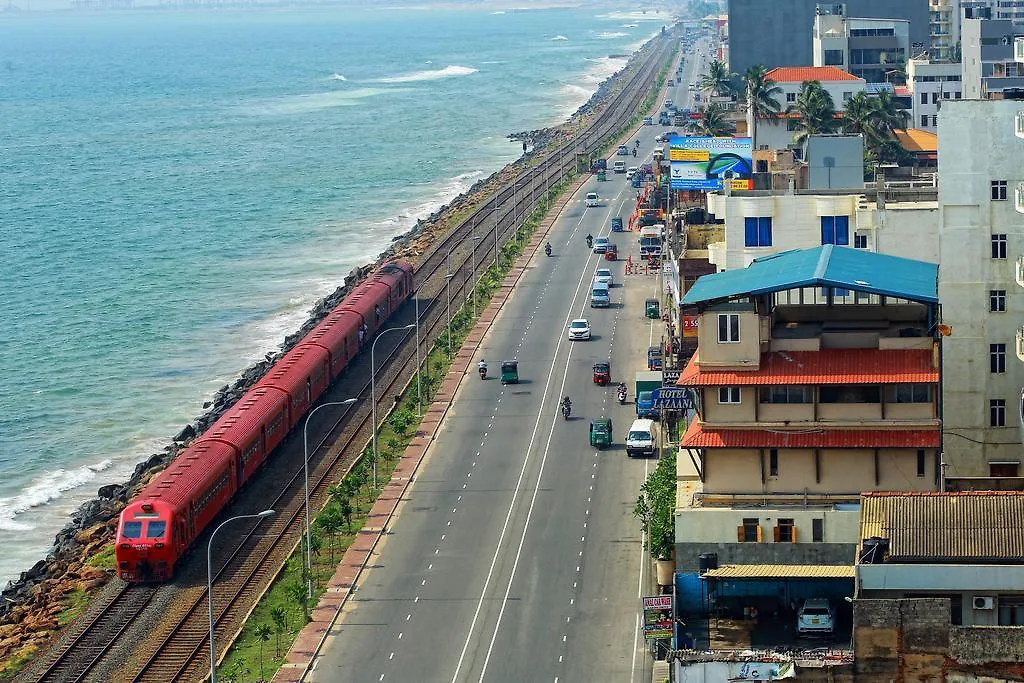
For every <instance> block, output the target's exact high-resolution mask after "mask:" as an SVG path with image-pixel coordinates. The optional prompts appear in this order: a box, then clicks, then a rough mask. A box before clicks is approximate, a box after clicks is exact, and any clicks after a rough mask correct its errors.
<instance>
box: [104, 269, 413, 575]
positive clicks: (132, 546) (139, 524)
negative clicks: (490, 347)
mask: <svg viewBox="0 0 1024 683" xmlns="http://www.w3.org/2000/svg"><path fill="white" fill-rule="evenodd" d="M412 275H413V268H412V265H411V264H409V263H407V262H405V261H394V262H391V263H388V264H385V265H384V266H381V268H379V269H378V270H377V271H376V272H374V273H373V275H371V276H370V277H369V278H367V279H366V280H364V281H363V282H362V283H360V284H359V286H357V287H356V288H355V290H354V291H353V292H352V293H351V294H349V295H348V296H347V297H345V299H344V300H342V302H341V303H340V304H338V306H337V307H336V308H335V309H334V310H333V311H331V312H330V313H329V314H328V315H327V317H325V318H324V319H323V320H322V321H321V322H320V324H319V325H317V326H316V327H315V328H313V330H312V331H310V333H309V334H308V335H306V337H304V338H303V340H302V341H301V342H299V343H298V344H297V345H296V346H295V347H294V348H293V349H292V350H291V351H289V352H288V353H287V354H285V355H284V356H283V357H282V358H281V359H280V360H279V361H278V362H277V363H275V364H274V367H272V368H271V369H270V371H269V372H268V373H267V374H266V375H265V376H264V377H263V378H262V379H261V380H260V381H259V382H257V383H256V384H255V385H254V386H253V387H252V388H250V389H249V391H247V392H246V393H245V395H244V396H242V398H241V399H239V400H238V402H237V403H235V405H234V406H232V407H231V408H230V409H229V410H228V411H227V412H225V413H224V414H223V415H221V417H220V418H219V419H218V420H217V421H216V422H214V423H213V424H212V425H211V426H210V428H209V429H208V430H207V431H206V432H205V433H204V434H203V435H202V436H201V437H200V438H198V439H197V440H196V441H195V442H193V443H192V445H190V446H189V447H188V448H187V449H185V450H184V451H183V452H181V453H180V454H179V455H178V457H177V458H175V459H174V461H173V462H172V463H171V464H170V465H169V466H168V467H167V469H166V470H164V471H163V472H161V473H160V474H159V475H158V476H157V477H156V478H155V479H153V481H151V482H150V483H149V485H148V486H146V487H145V488H144V489H142V490H141V491H140V492H139V493H138V495H136V496H135V497H134V498H133V499H132V500H130V501H128V505H127V506H125V509H124V510H122V512H121V519H120V522H119V524H118V529H117V538H116V540H115V543H116V546H115V554H116V557H117V572H118V575H119V576H120V577H121V578H122V579H124V580H125V581H133V582H145V581H166V580H167V579H169V578H171V576H173V574H174V565H175V563H177V561H178V560H179V559H181V557H182V555H184V554H185V552H186V551H187V550H188V548H189V546H190V545H191V544H192V542H193V541H194V540H195V538H196V536H198V535H199V534H201V533H202V531H203V529H205V528H206V526H207V525H208V524H209V523H210V522H211V521H212V520H213V518H214V517H216V516H217V514H218V513H219V512H220V511H221V510H222V509H224V506H225V505H227V504H228V502H229V501H230V500H231V498H232V497H233V496H234V495H235V492H236V491H238V490H239V489H240V488H241V487H242V486H243V485H244V484H245V482H246V481H248V480H249V478H250V477H251V476H252V475H253V473H255V472H256V471H257V470H258V469H259V468H260V466H261V465H262V464H263V463H264V462H266V460H267V458H268V457H269V456H270V454H271V453H272V452H273V451H274V448H276V447H277V445H278V444H280V443H281V441H283V440H284V438H285V436H287V435H288V432H289V431H290V430H291V429H292V428H293V427H295V425H297V424H298V423H299V422H300V421H301V420H302V418H303V416H305V415H306V413H307V412H309V409H310V407H311V406H312V405H313V404H314V403H316V400H317V399H318V398H319V397H320V395H321V394H323V393H324V391H326V390H327V387H328V386H330V384H331V382H332V381H333V380H334V379H335V378H336V377H337V376H338V375H340V374H341V372H342V371H343V370H344V369H345V367H346V366H347V365H348V364H349V362H350V361H351V359H352V357H353V356H355V354H356V353H357V352H358V351H359V346H360V342H361V341H362V338H363V337H364V336H365V339H366V340H367V341H369V340H370V339H372V337H373V335H374V333H375V332H376V331H377V329H378V328H380V326H381V325H382V324H383V323H384V321H386V320H387V319H388V318H389V317H390V316H391V314H392V313H394V312H395V310H396V309H397V308H398V307H399V306H401V305H402V303H404V302H405V301H406V300H407V299H408V298H409V297H410V296H411V294H412V289H413V282H412ZM364 326H365V327H364ZM361 329H362V330H363V333H362V334H360V330H361Z"/></svg>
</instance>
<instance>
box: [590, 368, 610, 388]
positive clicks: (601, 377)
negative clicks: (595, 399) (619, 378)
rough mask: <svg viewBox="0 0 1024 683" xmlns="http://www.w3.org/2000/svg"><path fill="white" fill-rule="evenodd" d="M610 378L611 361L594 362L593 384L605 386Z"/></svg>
mask: <svg viewBox="0 0 1024 683" xmlns="http://www.w3.org/2000/svg"><path fill="white" fill-rule="evenodd" d="M611 380H612V366H611V363H594V384H598V385H600V386H602V387H603V386H605V385H606V384H608V382H610V381H611Z"/></svg>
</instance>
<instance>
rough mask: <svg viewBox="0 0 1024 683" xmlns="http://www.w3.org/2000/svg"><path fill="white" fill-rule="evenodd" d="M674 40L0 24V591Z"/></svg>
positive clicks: (468, 14)
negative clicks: (322, 302) (483, 187)
mask: <svg viewBox="0 0 1024 683" xmlns="http://www.w3.org/2000/svg"><path fill="white" fill-rule="evenodd" d="M667 21H668V17H666V16H664V15H662V16H659V15H657V14H653V13H649V14H643V13H640V12H637V13H609V12H607V11H600V10H595V9H586V8H576V9H538V10H531V11H518V10H517V11H512V10H509V11H493V10H487V9H474V10H468V9H467V10H458V9H452V8H445V9H441V8H437V9H430V8H429V7H428V8H420V9H376V10H374V9H361V10H352V9H345V10H327V9H305V10H304V9H294V8H289V9H277V10H275V9H258V10H257V9H250V10H206V11H193V12H171V11H163V10H157V9H149V10H135V11H129V12H96V13H88V14H84V13H79V14H76V13H25V12H22V13H0V320H2V322H3V329H2V332H0V547H3V549H4V552H3V554H2V555H0V586H2V585H3V583H4V582H5V581H6V580H7V579H10V578H14V577H16V576H17V574H18V572H20V571H22V570H24V569H27V568H28V567H30V566H31V565H32V564H33V563H34V562H35V561H36V560H38V559H39V558H41V557H42V556H44V555H45V553H46V552H47V550H48V548H49V547H50V545H51V543H52V540H53V536H54V534H55V533H56V531H58V530H59V529H60V528H61V527H62V526H63V525H64V524H65V523H66V521H67V519H68V515H69V513H70V512H71V511H73V510H74V509H75V508H76V507H77V506H78V505H79V504H81V502H82V501H83V500H85V499H87V498H89V497H92V496H94V495H95V493H96V489H97V488H98V487H99V486H100V485H102V484H106V483H113V482H119V481H123V480H124V479H125V478H126V477H127V476H128V475H129V474H130V472H131V471H132V469H133V468H134V466H135V464H136V463H137V462H138V461H139V460H141V459H144V458H145V457H147V456H148V455H149V454H151V453H153V452H156V451H159V450H160V449H161V448H162V447H163V446H165V445H167V443H168V442H169V437H170V436H172V435H173V434H175V433H176V432H177V431H178V430H179V429H180V428H181V427H182V426H184V425H185V424H187V423H188V422H189V421H190V420H191V418H192V417H194V416H195V415H197V414H198V413H200V412H201V410H202V405H203V402H204V401H206V400H208V399H209V398H210V396H211V395H212V394H213V392H215V391H216V390H217V389H218V388H219V387H220V386H222V385H223V384H225V383H227V382H229V381H231V380H232V379H233V378H234V377H235V376H236V375H237V374H238V372H239V371H240V370H241V369H243V368H244V367H245V366H247V365H248V364H249V363H251V362H252V361H254V360H256V359H258V358H261V357H262V356H263V355H264V354H266V353H267V352H269V351H273V350H275V349H276V348H277V347H278V345H279V344H280V342H281V341H282V338H283V337H284V335H285V334H287V333H289V332H291V331H293V330H294V329H296V328H297V327H298V326H299V325H300V324H301V322H302V321H303V320H304V319H305V318H306V316H307V313H308V310H309V308H310V305H311V304H312V303H313V302H314V301H315V300H316V299H317V298H319V297H321V296H323V295H324V294H326V293H328V292H330V291H333V290H334V288H335V287H337V286H338V285H339V284H340V283H341V282H342V280H343V279H344V277H345V275H346V274H347V273H349V271H351V269H352V268H353V267H354V266H357V265H360V264H363V263H366V262H369V261H371V260H373V259H374V258H375V257H376V255H377V254H378V253H380V252H381V251H382V250H383V249H384V248H385V247H386V246H387V245H388V243H389V241H390V240H391V238H392V237H394V236H395V235H397V234H399V233H402V232H404V231H406V230H408V229H409V228H410V227H411V226H412V225H414V224H415V222H416V220H417V219H418V218H423V217H425V216H427V215H429V214H430V213H431V212H433V211H434V210H436V209H437V208H438V207H439V206H440V205H442V204H444V203H447V202H448V201H450V200H451V199H453V198H454V197H455V196H457V195H458V194H459V193H461V192H463V191H465V190H466V189H468V188H469V187H470V186H471V185H472V184H473V183H474V182H476V181H477V180H479V179H482V178H484V177H486V176H487V175H489V174H490V173H492V172H493V171H495V170H497V169H499V168H500V167H501V166H503V165H504V164H506V163H508V162H509V161H512V160H513V159H515V158H516V157H518V156H519V154H520V153H521V146H520V144H519V143H518V142H510V141H509V140H507V138H506V136H507V134H508V133H510V132H513V131H519V130H527V129H533V128H539V127H542V126H547V125H552V124H556V123H558V122H560V121H562V120H564V119H565V118H566V117H567V116H568V115H570V114H571V113H572V112H573V111H574V110H575V109H576V108H578V107H579V106H580V105H581V104H583V103H584V102H585V101H586V100H587V99H588V98H589V97H590V95H591V94H592V93H593V92H594V91H595V90H596V87H597V84H598V83H599V82H600V81H601V80H603V79H604V78H606V77H607V76H609V75H610V74H612V73H613V72H615V71H616V70H618V69H620V68H621V67H622V66H623V65H624V64H625V61H626V60H625V59H623V58H621V57H612V56H610V55H622V54H627V53H630V52H632V51H634V50H635V49H637V48H638V47H639V46H640V45H641V44H642V43H643V42H644V41H645V40H646V39H647V38H648V37H650V36H651V35H652V34H654V33H655V32H657V31H658V30H659V29H660V27H661V25H663V24H665V23H667Z"/></svg>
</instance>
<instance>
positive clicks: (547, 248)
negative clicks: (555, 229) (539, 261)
mask: <svg viewBox="0 0 1024 683" xmlns="http://www.w3.org/2000/svg"><path fill="white" fill-rule="evenodd" d="M544 253H545V254H547V255H548V256H551V242H547V243H545V244H544Z"/></svg>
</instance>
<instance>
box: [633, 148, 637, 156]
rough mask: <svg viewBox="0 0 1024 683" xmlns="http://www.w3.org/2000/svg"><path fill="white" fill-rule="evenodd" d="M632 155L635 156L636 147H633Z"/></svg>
mask: <svg viewBox="0 0 1024 683" xmlns="http://www.w3.org/2000/svg"><path fill="white" fill-rule="evenodd" d="M633 156H636V149H635V148H634V149H633Z"/></svg>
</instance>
